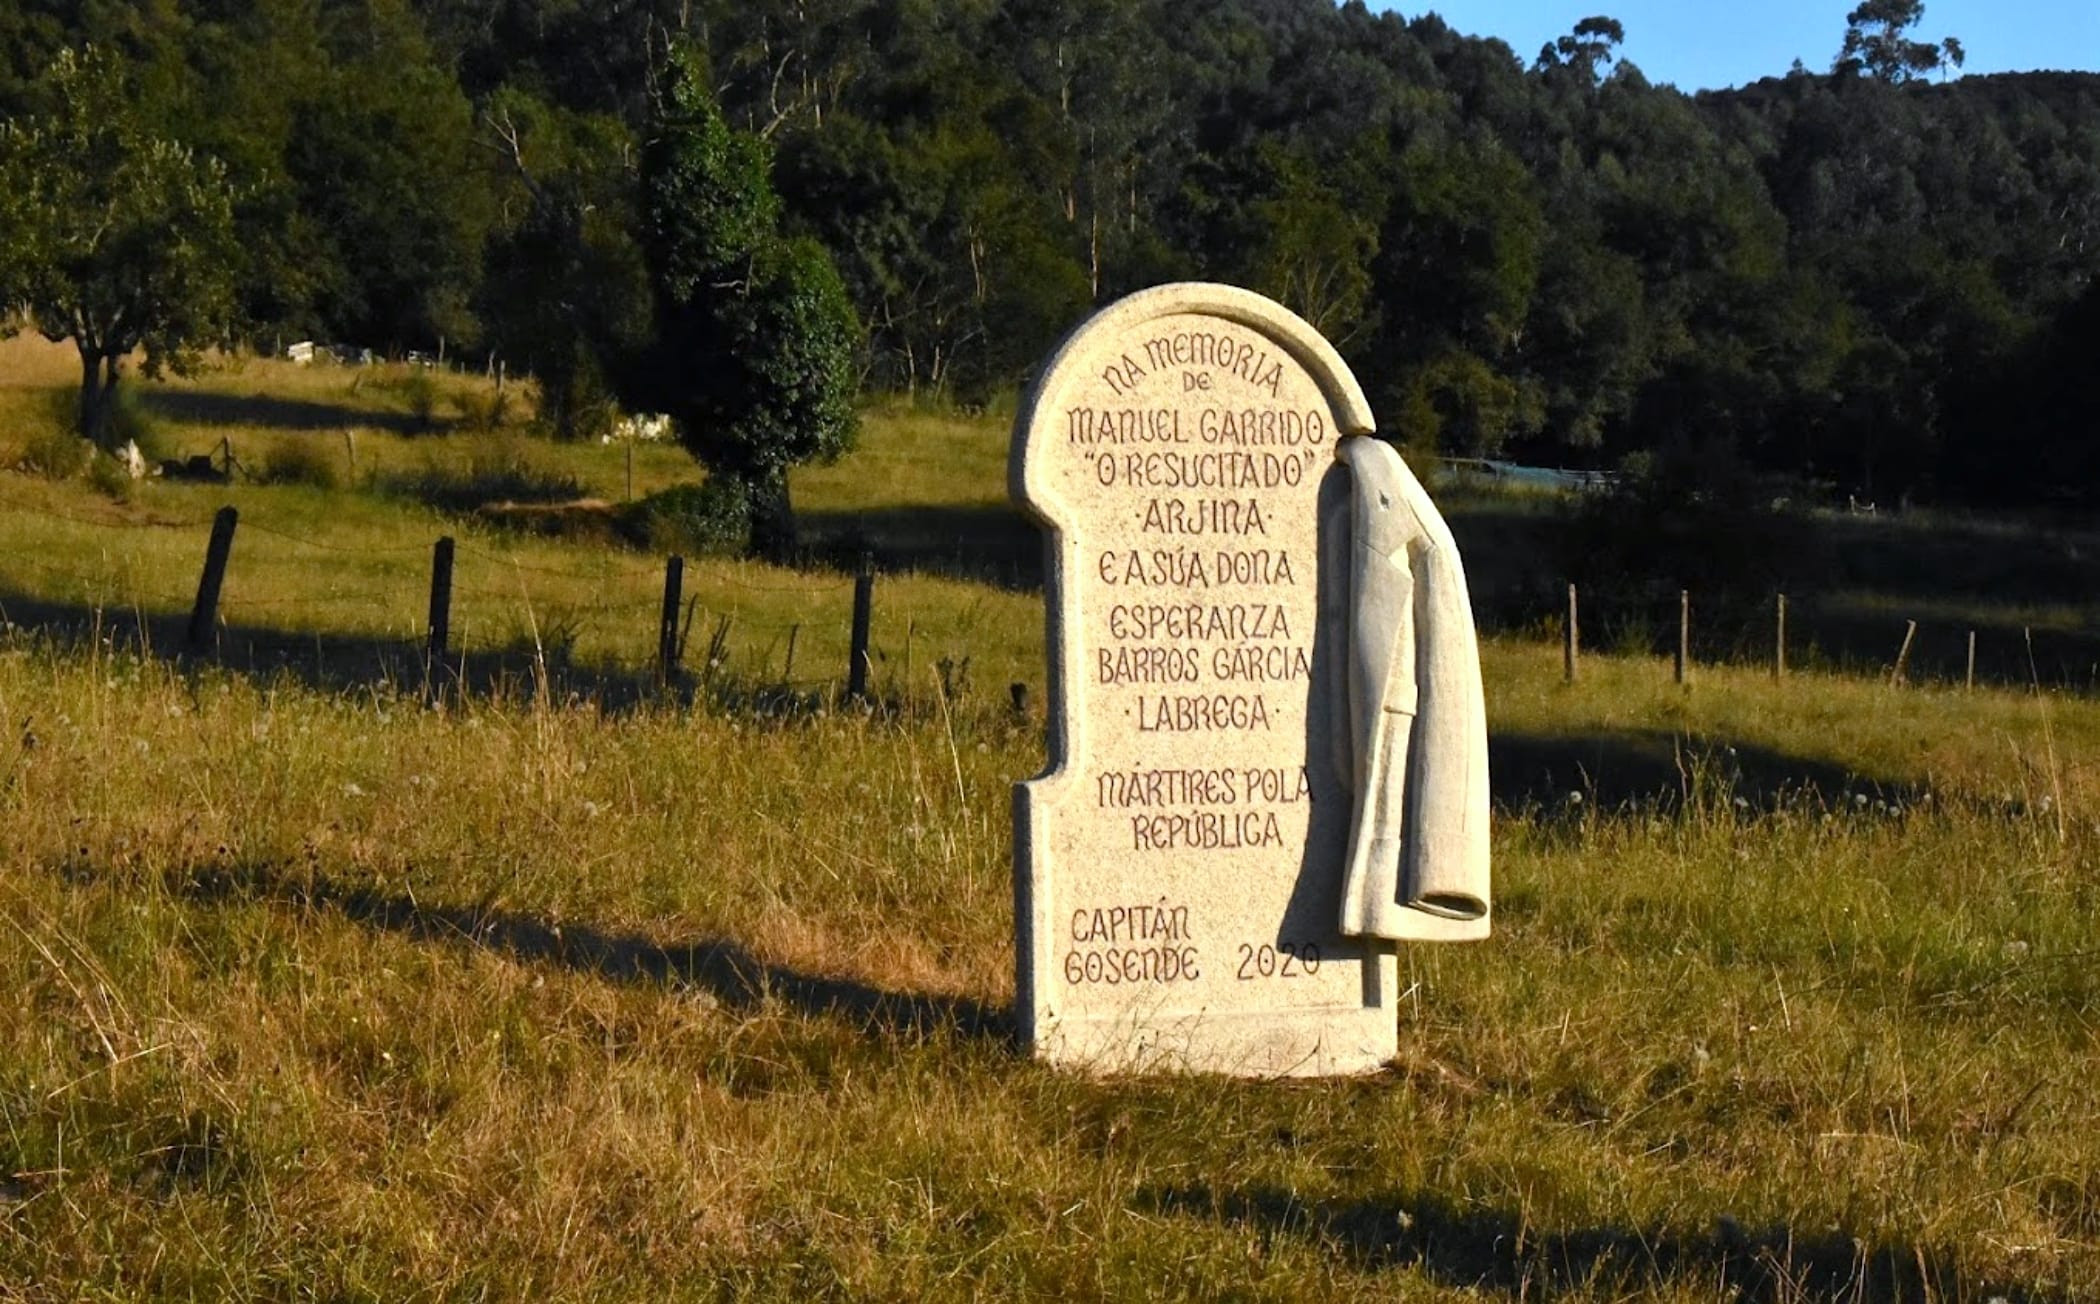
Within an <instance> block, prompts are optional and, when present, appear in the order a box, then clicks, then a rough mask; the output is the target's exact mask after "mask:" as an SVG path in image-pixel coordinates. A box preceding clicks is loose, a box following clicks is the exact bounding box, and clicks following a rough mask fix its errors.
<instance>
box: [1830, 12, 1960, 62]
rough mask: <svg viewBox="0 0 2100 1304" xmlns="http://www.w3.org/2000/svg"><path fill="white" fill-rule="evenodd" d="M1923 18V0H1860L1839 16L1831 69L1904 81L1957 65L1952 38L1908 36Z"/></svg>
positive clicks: (1956, 45)
mask: <svg viewBox="0 0 2100 1304" xmlns="http://www.w3.org/2000/svg"><path fill="white" fill-rule="evenodd" d="M1924 18H1925V0H1864V2H1863V3H1862V4H1861V5H1860V6H1859V7H1858V8H1856V9H1854V10H1853V11H1852V12H1851V13H1849V14H1846V15H1845V44H1844V46H1843V47H1842V48H1840V49H1839V50H1838V57H1837V65H1836V71H1838V72H1843V73H1852V74H1854V75H1857V74H1859V73H1861V72H1864V73H1866V74H1867V75H1868V76H1870V77H1873V78H1875V79H1876V80H1879V81H1885V82H1906V81H1910V80H1911V79H1912V78H1915V77H1922V76H1924V75H1926V74H1927V73H1931V72H1936V71H1939V70H1940V69H1942V68H1945V67H1949V66H1951V67H1955V68H1959V67H1961V65H1962V59H1963V57H1964V52H1963V50H1962V47H1961V42H1960V41H1958V40H1956V39H1954V38H1953V37H1951V36H1950V37H1948V38H1946V39H1945V40H1943V41H1941V42H1940V43H1939V44H1937V45H1935V44H1933V43H1932V42H1930V41H1914V40H1912V39H1911V38H1910V35H1909V33H1910V29H1911V28H1913V27H1915V26H1917V25H1918V24H1919V23H1920V22H1923V21H1924Z"/></svg>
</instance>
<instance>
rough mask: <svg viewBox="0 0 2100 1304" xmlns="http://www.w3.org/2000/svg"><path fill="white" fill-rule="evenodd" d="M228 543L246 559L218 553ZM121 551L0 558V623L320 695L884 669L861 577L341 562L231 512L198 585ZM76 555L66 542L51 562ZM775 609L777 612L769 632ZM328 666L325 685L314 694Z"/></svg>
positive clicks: (619, 559) (385, 551)
mask: <svg viewBox="0 0 2100 1304" xmlns="http://www.w3.org/2000/svg"><path fill="white" fill-rule="evenodd" d="M10 510H11V511H15V512H20V513H25V514H30V515H35V516H40V517H44V518H48V519H51V520H54V521H57V522H60V523H63V524H64V525H66V526H68V527H72V528H74V529H84V530H88V531H93V532H95V533H96V534H97V535H104V534H106V533H107V532H108V531H110V530H112V529H119V528H121V529H124V530H126V531H130V530H133V529H135V528H136V526H137V522H135V521H129V520H125V519H122V518H116V517H112V518H109V519H97V518H95V517H93V516H90V515H85V514H78V513H72V512H66V511H59V510H53V509H50V508H46V507H43V506H35V505H16V506H11V507H10ZM157 524H161V525H166V526H168V527H170V528H179V529H183V530H185V531H194V530H195V529H196V528H197V527H196V525H195V524H194V522H176V523H168V522H162V523H157ZM236 536H239V537H240V538H241V539H242V540H244V541H245V546H243V547H240V548H236V547H235V546H234V544H235V538H236ZM126 542H127V543H128V545H129V546H118V547H115V548H112V547H109V546H107V543H105V544H104V545H103V547H102V556H101V557H100V559H99V564H97V562H96V559H93V558H92V557H85V558H84V557H82V556H81V555H79V550H78V549H74V555H71V556H64V555H59V556H50V557H40V556H30V555H23V554H20V553H19V552H18V553H17V554H16V555H12V556H8V557H5V558H0V579H12V580H14V581H15V582H14V583H12V584H8V585H7V587H8V588H9V589H11V590H13V594H12V596H10V597H9V598H7V599H6V600H5V602H4V603H0V619H4V620H5V621H6V622H7V623H9V624H11V625H36V626H39V627H45V628H49V627H54V626H56V627H63V626H66V625H68V624H76V625H79V626H81V627H88V626H92V627H94V628H96V629H98V630H102V631H105V632H106V633H109V634H111V635H112V636H114V635H115V634H116V633H118V632H120V631H121V630H122V629H123V628H124V627H126V626H127V625H129V626H135V627H136V631H137V634H138V636H139V639H140V642H141V644H142V645H145V646H151V647H155V648H158V649H161V650H163V651H166V652H168V653H169V654H171V655H178V656H182V657H185V658H190V659H199V658H204V659H217V660H219V661H221V662H235V663H238V662H240V661H241V660H243V659H244V658H245V660H246V661H247V662H249V663H250V664H251V665H254V666H263V665H269V664H277V665H283V666H289V667H295V668H301V669H317V672H318V673H321V674H322V675H323V677H330V678H337V677H340V678H349V677H355V676H356V675H357V674H358V673H360V671H362V672H364V673H370V672H371V671H372V670H373V669H375V668H376V669H377V670H378V671H379V672H380V673H383V674H386V675H389V676H392V677H396V678H399V677H403V676H406V677H412V678H419V679H421V680H423V681H425V682H426V683H445V684H450V685H453V686H455V687H457V686H463V685H466V684H467V683H469V682H470V681H472V680H473V679H474V677H475V675H474V672H475V670H476V669H477V668H478V669H479V670H480V672H481V674H482V676H483V677H487V676H489V675H500V674H502V673H503V672H504V670H505V668H506V667H507V666H516V665H519V664H529V665H531V666H533V667H535V668H536V669H537V670H538V671H539V672H541V673H545V672H546V671H547V669H548V667H549V666H550V665H551V666H552V667H554V668H555V670H556V671H558V672H560V673H564V674H568V675H571V676H572V677H580V678H592V677H595V678H597V679H599V680H601V681H603V680H605V679H607V678H609V677H612V678H619V677H624V678H627V679H630V680H635V679H640V680H648V681H652V682H654V683H655V684H656V685H658V686H659V687H685V688H690V687H691V686H692V684H693V682H694V681H696V680H697V681H702V682H706V681H713V680H716V679H728V678H737V679H740V680H741V681H743V682H745V683H753V684H758V683H762V684H765V685H768V686H770V687H771V688H773V689H775V690H795V691H810V692H821V693H824V694H826V695H827V696H830V695H836V694H837V693H840V692H844V693H847V694H850V695H860V696H865V695H867V694H868V692H869V686H868V671H869V669H870V667H871V666H872V664H873V663H874V662H875V661H876V660H878V659H882V654H881V653H880V652H877V651H874V650H872V649H871V647H870V644H869V631H870V625H871V621H870V616H869V612H868V608H869V607H870V606H871V604H872V596H873V585H874V576H873V573H872V571H871V570H870V569H869V568H868V567H867V566H865V565H864V566H863V569H862V571H861V573H860V574H858V575H844V576H842V575H839V574H837V573H835V572H834V573H823V574H818V573H810V574H807V575H805V576H803V577H800V578H795V579H780V578H766V579H761V578H759V576H758V574H757V573H756V569H755V567H753V566H751V565H750V564H748V563H741V562H720V563H709V564H708V565H707V566H706V567H705V568H704V570H701V571H699V572H695V571H693V570H689V569H688V568H687V566H686V564H685V561H684V559H683V558H680V557H667V558H664V559H661V560H655V559H652V560H648V561H644V560H641V559H636V558H631V557H625V556H621V555H619V554H616V553H605V554H602V555H600V556H598V557H596V558H593V559H591V560H590V561H588V562H586V563H583V564H557V563H554V562H550V561H548V560H546V559H544V558H538V557H531V558H528V557H522V556H519V555H517V554H516V553H514V552H509V551H504V550H500V549H498V548H495V547H492V546H486V545H484V544H483V543H481V542H479V541H467V540H460V539H454V538H450V537H446V538H442V539H433V540H432V541H431V542H430V543H429V544H407V545H392V544H379V545H370V544H363V543H355V544H351V543H342V542H337V541H334V540H330V539H326V538H317V537H314V536H312V535H307V534H300V533H295V532H293V531H291V530H286V529H282V528H278V527H275V526H271V525H267V524H264V523H261V522H257V521H246V520H241V519H240V517H239V515H238V513H237V512H236V511H235V509H233V508H232V507H226V508H222V509H220V511H219V512H218V514H217V516H216V517H215V518H214V520H213V523H212V531H211V538H210V542H209V543H208V544H207V545H206V547H205V549H204V557H203V563H204V564H203V569H202V571H201V573H200V572H197V571H191V572H189V575H188V576H183V575H182V574H181V572H180V570H179V568H178V563H177V562H176V561H175V560H174V559H172V558H171V557H170V555H169V551H168V549H167V548H166V547H165V545H164V544H160V543H155V544H152V545H151V546H144V545H142V544H141V542H140V540H139V536H137V535H129V536H128V539H127V540H126ZM73 543H74V540H73V539H72V538H70V537H68V538H67V539H66V542H65V544H63V545H61V546H64V547H68V548H71V547H73ZM258 545H262V546H260V547H259V546H258ZM745 595H757V596H758V597H759V599H760V600H759V601H756V602H754V601H753V600H751V598H750V597H748V596H745ZM9 606H12V607H13V608H14V610H12V611H10V610H8V609H7V607H9ZM783 606H787V607H789V608H791V610H790V611H789V612H787V613H785V614H783V612H782V611H781V608H782V607H783ZM178 626H179V629H178V628H177V627H178ZM840 633H844V634H845V635H846V636H847V637H846V642H847V648H846V653H845V655H844V656H843V657H840V656H838V655H837V653H838V642H839V639H838V635H839V634H840ZM909 637H910V635H909V633H907V638H909ZM907 649H908V644H907ZM909 655H910V653H909V650H907V652H906V656H907V657H908V656H909ZM820 658H821V659H820ZM329 662H334V663H335V668H336V669H337V670H338V671H339V672H340V673H339V674H337V675H329V674H327V663H329ZM317 663H318V667H317ZM477 663H478V666H477Z"/></svg>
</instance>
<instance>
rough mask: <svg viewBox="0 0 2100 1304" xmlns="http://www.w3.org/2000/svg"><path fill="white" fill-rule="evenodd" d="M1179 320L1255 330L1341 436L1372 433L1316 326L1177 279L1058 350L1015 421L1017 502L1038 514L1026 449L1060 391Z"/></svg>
mask: <svg viewBox="0 0 2100 1304" xmlns="http://www.w3.org/2000/svg"><path fill="white" fill-rule="evenodd" d="M1182 315H1195V316H1205V317H1216V318H1218V319H1220V320H1223V321H1228V322H1232V323H1234V324H1236V325H1239V326H1244V327H1246V328H1248V329H1250V330H1253V331H1256V332H1258V333H1260V334H1261V336H1262V337H1263V338H1265V339H1267V340H1270V341H1272V342H1273V343H1275V344H1276V345H1277V346H1278V347H1279V348H1280V349H1281V350H1282V351H1283V352H1284V353H1286V354H1288V355H1289V356H1290V357H1291V358H1292V359H1293V360H1294V361H1296V362H1297V363H1298V365H1300V366H1302V367H1304V368H1305V370H1306V371H1307V373H1309V374H1310V376H1311V377H1312V380H1313V383H1314V384H1315V385H1316V386H1317V387H1318V388H1319V391H1320V394H1321V396H1322V397H1323V398H1324V399H1325V400H1326V402H1327V406H1328V408H1329V410H1331V411H1332V412H1333V414H1334V422H1335V433H1336V435H1337V436H1340V435H1362V434H1369V433H1370V432H1371V431H1372V429H1373V428H1374V426H1373V422H1372V418H1371V405H1370V403H1369V402H1367V401H1366V400H1365V398H1364V392H1363V387H1362V386H1361V385H1359V384H1357V382H1356V376H1355V375H1354V374H1353V373H1352V372H1351V371H1350V370H1349V364H1348V363H1346V362H1343V361H1342V356H1341V354H1339V353H1337V352H1336V351H1335V348H1334V346H1333V345H1332V344H1330V343H1328V342H1327V338H1326V337H1325V336H1324V335H1322V334H1320V332H1319V331H1318V330H1316V329H1314V328H1313V325H1312V323H1310V322H1308V321H1306V320H1305V319H1304V318H1303V317H1300V316H1299V315H1298V314H1297V313H1294V312H1292V311H1291V310H1290V309H1288V308H1286V307H1284V306H1283V305H1282V304H1280V303H1277V302H1276V301H1275V300H1273V299H1270V298H1267V297H1265V296H1263V295H1259V294H1256V293H1254V292H1253V291H1252V290H1243V289H1241V288H1239V287H1238V286H1236V285H1222V284H1219V283H1216V282H1212V281H1177V282H1174V283H1172V284H1169V285H1160V286H1154V287H1153V288H1151V289H1149V290H1139V291H1137V292H1136V293H1134V294H1129V295H1126V296H1124V297H1123V298H1121V299H1118V300H1116V301H1115V302H1114V303H1112V304H1109V305H1108V306H1107V307H1105V308H1103V309H1101V310H1100V311H1098V312H1096V313H1095V314H1094V315H1093V316H1091V317H1089V318H1087V319H1086V320H1085V321H1083V322H1081V323H1080V324H1079V325H1078V326H1076V327H1074V328H1073V330H1072V332H1071V334H1069V335H1067V336H1065V338H1064V342H1063V343H1061V344H1060V345H1058V348H1057V351H1056V352H1055V353H1053V354H1052V355H1051V357H1050V361H1049V362H1048V363H1047V364H1046V365H1045V366H1044V368H1043V370H1042V372H1041V374H1040V375H1038V376H1037V377H1036V380H1035V383H1034V384H1032V385H1031V386H1030V387H1029V391H1028V395H1027V398H1026V399H1025V400H1024V401H1023V402H1022V404H1021V410H1020V412H1019V413H1018V414H1017V416H1016V419H1015V434H1016V438H1015V439H1014V441H1013V449H1012V456H1011V460H1010V462H1009V465H1008V480H1009V486H1010V489H1011V492H1012V494H1013V497H1014V499H1015V501H1017V502H1024V503H1030V504H1032V505H1035V506H1037V507H1038V508H1040V507H1041V506H1042V505H1043V504H1042V503H1041V500H1040V499H1039V497H1038V496H1037V495H1036V494H1035V493H1032V492H1030V485H1029V483H1028V450H1029V447H1030V445H1031V444H1032V443H1033V442H1034V438H1033V436H1034V434H1035V425H1036V421H1037V418H1038V415H1039V414H1040V413H1043V412H1046V411H1051V410H1054V409H1055V408H1056V407H1057V405H1058V402H1059V400H1060V397H1061V391H1062V390H1063V389H1064V388H1065V387H1066V386H1068V385H1069V384H1071V383H1072V381H1073V380H1074V379H1075V378H1084V377H1089V376H1091V375H1092V374H1093V373H1094V371H1095V370H1096V368H1097V366H1098V358H1099V356H1100V355H1101V354H1102V353H1103V352H1104V350H1105V349H1106V347H1107V346H1108V345H1110V344H1111V343H1115V342H1118V341H1120V340H1122V339H1124V338H1126V337H1127V336H1128V334H1129V333H1130V332H1131V331H1132V330H1133V329H1134V328H1136V327H1139V326H1142V325H1143V324H1144V323H1146V322H1148V321H1153V320H1156V319H1158V318H1162V317H1174V316H1182Z"/></svg>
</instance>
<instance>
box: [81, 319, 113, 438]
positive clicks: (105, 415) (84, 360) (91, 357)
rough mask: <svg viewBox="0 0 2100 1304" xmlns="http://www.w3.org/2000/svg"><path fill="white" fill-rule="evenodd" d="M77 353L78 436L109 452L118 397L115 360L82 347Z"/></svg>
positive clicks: (94, 350) (91, 347) (83, 345)
mask: <svg viewBox="0 0 2100 1304" xmlns="http://www.w3.org/2000/svg"><path fill="white" fill-rule="evenodd" d="M78 348H79V350H80V434H81V437H82V438H84V439H91V440H93V441H94V442H95V446H96V447H97V448H101V449H104V450H107V451H114V450H113V449H110V443H109V441H110V425H111V423H110V414H111V409H112V408H113V406H114V400H115V399H116V395H117V360H116V359H115V358H106V357H104V356H103V355H102V352H101V351H100V350H99V349H96V348H94V347H93V346H91V345H87V344H82V345H79V346H78Z"/></svg>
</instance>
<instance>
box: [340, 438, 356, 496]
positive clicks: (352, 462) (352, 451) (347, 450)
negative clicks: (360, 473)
mask: <svg viewBox="0 0 2100 1304" xmlns="http://www.w3.org/2000/svg"><path fill="white" fill-rule="evenodd" d="M343 460H344V461H345V462H347V463H349V466H350V476H349V480H348V482H347V483H348V484H349V485H350V487H351V488H352V489H355V488H356V487H357V432H356V431H355V430H352V429H351V428H350V427H348V426H344V427H343Z"/></svg>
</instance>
